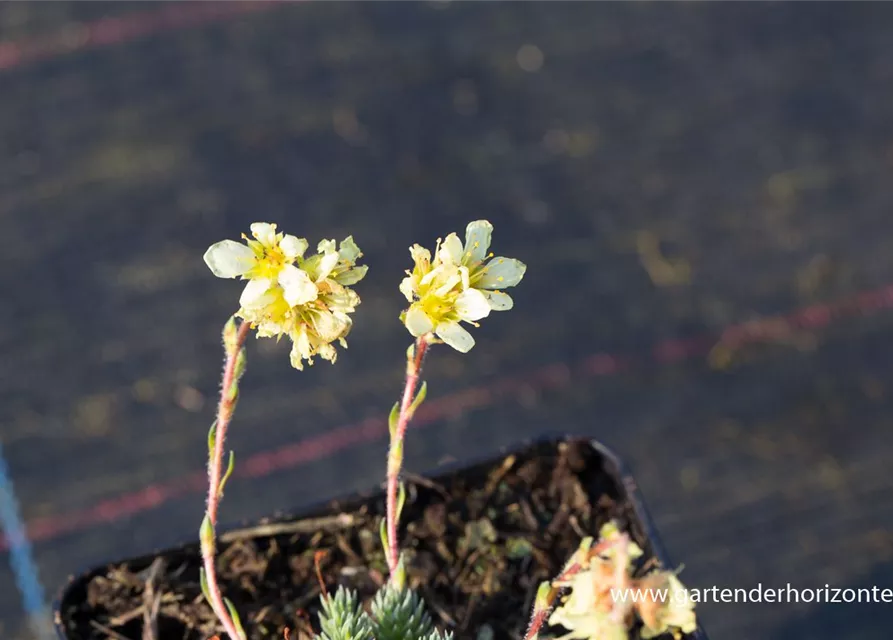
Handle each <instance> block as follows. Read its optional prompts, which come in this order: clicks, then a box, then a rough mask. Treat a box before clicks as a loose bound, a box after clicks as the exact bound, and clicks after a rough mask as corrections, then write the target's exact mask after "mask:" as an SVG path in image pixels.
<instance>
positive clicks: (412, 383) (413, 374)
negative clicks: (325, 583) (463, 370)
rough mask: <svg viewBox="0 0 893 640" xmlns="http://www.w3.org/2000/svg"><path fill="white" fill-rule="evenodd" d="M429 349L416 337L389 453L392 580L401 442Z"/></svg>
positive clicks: (423, 340) (388, 505)
mask: <svg viewBox="0 0 893 640" xmlns="http://www.w3.org/2000/svg"><path fill="white" fill-rule="evenodd" d="M427 350H428V341H427V340H425V336H421V337H420V338H418V339H417V340H416V343H415V350H414V353H413V357H412V358H411V359H409V360H407V362H406V384H405V386H404V387H403V398H402V400H401V401H400V415H399V417H398V418H397V428H396V429H395V433H394V437H393V438H392V439H391V449H390V453H389V455H388V500H387V520H388V522H387V531H388V568H389V569H390V573H391V576H390V578H391V580H393V579H394V576H395V574H396V572H397V562H398V561H399V552H398V544H397V489H398V485H399V480H400V467H401V466H402V462H403V455H402V452H400V453H399V455H398V452H399V448H400V445H401V444H402V443H403V438H404V436H405V435H406V428H407V427H408V426H409V421H410V419H411V418H412V415H411V414H410V408H411V407H412V401H413V399H414V398H415V390H416V386H418V383H419V374H420V373H421V371H422V361H423V360H424V358H425V352H426V351H427Z"/></svg>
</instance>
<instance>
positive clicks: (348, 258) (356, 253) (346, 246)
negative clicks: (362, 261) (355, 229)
mask: <svg viewBox="0 0 893 640" xmlns="http://www.w3.org/2000/svg"><path fill="white" fill-rule="evenodd" d="M338 255H340V256H341V259H342V260H344V261H345V262H346V263H347V264H353V263H355V262H356V261H357V258H359V257H360V255H361V252H360V248H359V247H358V246H357V243H356V242H354V241H353V236H347V237H346V238H345V239H344V240H342V241H341V246H340V247H339V248H338Z"/></svg>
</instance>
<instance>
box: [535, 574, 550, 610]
mask: <svg viewBox="0 0 893 640" xmlns="http://www.w3.org/2000/svg"><path fill="white" fill-rule="evenodd" d="M550 593H552V584H551V583H550V582H548V581H546V582H541V583H540V586H539V588H537V590H536V600H534V603H535V604H534V606H535V607H536V609H537V610H540V611H541V610H543V609H548V608H549V605H550V604H551V603H550V602H549V594H550Z"/></svg>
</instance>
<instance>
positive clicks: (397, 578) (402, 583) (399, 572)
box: [391, 553, 406, 591]
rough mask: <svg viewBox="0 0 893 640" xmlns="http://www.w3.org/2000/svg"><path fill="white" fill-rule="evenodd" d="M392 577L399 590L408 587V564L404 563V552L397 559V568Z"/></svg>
mask: <svg viewBox="0 0 893 640" xmlns="http://www.w3.org/2000/svg"><path fill="white" fill-rule="evenodd" d="M391 578H392V584H393V585H394V587H396V588H397V590H398V591H403V589H404V588H405V587H406V565H404V563H403V554H402V553H401V554H400V557H399V559H398V560H397V568H396V569H395V570H394V575H393V576H392V577H391Z"/></svg>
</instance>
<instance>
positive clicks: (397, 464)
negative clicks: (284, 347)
mask: <svg viewBox="0 0 893 640" xmlns="http://www.w3.org/2000/svg"><path fill="white" fill-rule="evenodd" d="M492 231H493V226H492V225H491V224H490V223H489V222H488V221H486V220H477V221H474V222H471V223H470V224H469V225H468V226H467V228H466V232H465V242H464V243H463V242H462V241H461V240H460V239H459V237H458V236H457V235H456V234H455V233H451V234H449V235H448V236H447V237H446V238H445V239H443V240H442V241H441V240H438V241H437V246H436V248H435V251H434V255H433V257H432V255H431V252H430V251H429V250H428V249H425V248H424V247H422V246H420V245H418V244H416V245H413V246H412V247H410V250H409V251H410V256H411V257H412V260H413V263H414V264H413V268H412V269H411V270H408V271H407V272H406V277H405V278H404V279H403V281H402V282H401V283H400V287H399V288H400V291H401V293H403V295H404V296H405V297H406V300H407V302H408V303H409V306H408V307H407V308H406V309H405V310H404V311H403V312H402V313H401V314H400V320H401V322H402V323H403V324H404V325H405V326H406V328H407V330H408V331H409V332H410V334H412V336H413V337H414V338H415V341H414V343H413V344H412V345H411V346H410V347H409V349H408V350H407V354H406V355H407V358H406V380H405V385H404V389H403V394H402V396H401V399H400V401H399V402H397V403H396V404H395V405H394V407H393V410H392V411H391V414H390V418H389V427H390V447H389V452H388V460H387V494H386V496H387V502H386V518H385V519H384V520H383V521H382V523H381V541H382V545H383V547H384V552H385V557H386V558H387V563H388V568H389V572H390V576H389V580H388V582H387V583H386V584H385V585H384V586H383V587H382V588H381V589H380V591H379V592H378V594H377V595H376V596H375V598H374V599H373V600H372V602H371V605H370V607H369V609H370V610H369V611H367V610H366V609H364V608H363V606H362V603H361V602H360V601H359V599H358V597H357V595H356V593H354V592H352V591H350V590H348V589H344V588H342V587H339V589H338V590H337V591H336V593H335V594H334V596H329V595H328V594H327V593H326V592H325V589H323V594H322V596H321V600H322V602H321V605H322V606H321V609H320V612H319V627H320V633H319V635H318V636H317V637H318V638H320V639H323V640H366V639H368V640H373V639H374V640H442V639H444V638H451V634H450V633H442V632H441V631H440V630H438V629H436V628H435V627H434V624H433V622H432V620H431V618H430V616H429V615H428V613H427V612H426V610H425V604H424V602H423V601H422V600H421V599H420V598H419V597H418V595H417V594H416V593H415V592H413V591H412V590H411V589H409V588H408V587H407V586H406V575H405V571H404V568H403V562H402V558H401V556H400V551H399V548H400V547H399V541H398V538H397V532H398V527H397V525H398V522H399V519H400V514H401V511H402V508H403V504H404V501H405V498H406V494H405V491H404V489H403V485H402V483H401V482H400V471H401V468H402V465H403V441H404V438H405V435H406V429H407V427H408V425H409V423H410V421H411V420H412V417H413V414H414V413H415V411H416V410H417V409H418V407H419V405H420V404H421V403H422V402H423V401H424V399H425V395H426V386H425V384H424V383H421V384H420V374H421V369H422V363H423V361H424V358H425V355H426V354H427V352H428V350H429V348H430V347H431V345H434V344H438V343H444V344H447V345H449V346H450V347H452V348H454V349H456V350H457V351H459V352H461V353H467V352H468V351H470V350H471V348H472V347H473V346H474V344H475V342H474V338H473V337H472V336H471V334H470V333H469V332H468V331H467V330H466V329H465V328H464V327H463V326H462V324H461V323H463V322H464V323H467V324H470V325H473V326H477V321H479V320H481V319H483V318H485V317H487V316H488V315H489V314H490V312H491V311H507V310H509V309H511V308H512V306H513V301H512V298H511V297H510V296H509V294H507V293H506V292H505V291H504V289H507V288H510V287H514V286H515V285H517V284H518V283H519V282H520V281H521V279H522V278H523V277H524V273H525V271H526V268H527V267H526V265H525V264H524V263H522V262H521V261H519V260H515V259H513V258H504V257H498V256H497V257H494V255H493V254H492V253H489V249H490V244H491V236H492ZM251 235H252V238H249V237H247V236H245V235H243V236H242V238H243V240H245V243H244V244H243V243H240V242H236V241H233V240H223V241H222V242H218V243H216V244H214V245H212V246H211V247H210V248H209V249H208V250H207V252H206V253H205V255H204V259H205V263H206V264H207V265H208V267H209V268H210V269H211V271H212V272H213V273H214V275H216V276H218V277H221V278H241V279H243V280H247V284H246V285H245V288H244V289H243V291H242V294H241V297H240V298H239V309H238V311H236V313H235V314H234V315H233V316H232V317H231V318H230V319H229V321H227V323H226V325H225V327H224V330H223V344H224V350H225V353H226V360H225V364H224V371H223V382H222V384H221V391H220V400H219V404H218V409H217V418H216V420H215V421H214V424H213V425H212V427H211V430H210V432H209V434H208V497H207V511H206V512H205V516H204V519H203V520H202V524H201V528H200V541H201V551H202V560H203V565H204V569H203V572H202V580H201V582H202V591H203V592H204V594H205V597H206V598H207V600H208V602H209V603H210V605H211V607H212V609H213V610H214V613H215V614H216V616H217V617H218V619H219V620H220V623H221V624H222V626H223V629H224V631H225V633H226V634H227V635H228V636H229V638H230V640H247V636H246V634H245V631H244V629H243V627H242V624H241V622H240V619H239V615H238V612H237V611H236V609H235V607H234V606H233V605H232V603H231V602H230V601H229V600H228V599H227V598H225V597H224V595H223V593H222V590H221V586H220V584H219V582H218V579H217V574H216V571H215V553H216V533H215V527H216V526H217V513H218V507H219V504H220V501H221V498H222V496H223V489H224V486H225V484H226V481H227V479H228V478H229V476H230V474H231V473H232V470H233V466H234V456H233V454H232V452H230V454H229V457H228V462H227V465H226V469H225V470H224V464H223V462H224V442H225V438H226V431H227V428H228V426H229V424H230V422H231V420H232V416H233V412H234V410H235V407H236V403H237V400H238V396H239V380H240V378H241V377H242V375H243V374H244V373H245V366H246V356H245V350H244V345H245V342H246V339H247V337H248V335H249V333H250V332H251V331H252V330H254V331H255V332H256V334H257V337H258V338H262V337H265V338H272V337H275V338H277V339H281V338H282V337H283V336H287V337H288V338H289V339H290V340H291V343H292V346H291V352H290V360H291V364H292V366H293V367H294V368H295V369H298V370H303V369H304V363H305V361H306V363H307V364H308V365H312V364H313V361H314V358H315V357H319V358H322V359H323V360H328V361H329V362H332V363H334V362H335V361H336V359H337V356H338V352H337V350H336V349H335V346H334V343H335V342H338V343H339V344H340V346H342V347H343V348H346V347H347V342H346V338H347V335H348V334H349V333H350V329H351V326H352V319H351V314H353V313H354V311H356V308H357V306H358V305H359V304H360V297H359V296H358V295H357V293H356V292H355V291H354V290H353V289H352V288H351V287H352V285H355V284H357V283H358V282H360V281H361V280H362V279H363V278H364V277H365V276H366V272H367V269H368V268H367V267H366V266H362V265H358V264H357V261H358V260H359V259H360V258H361V257H362V255H363V254H362V253H361V251H360V249H359V247H358V246H357V245H356V243H355V242H354V240H353V238H352V237H350V236H348V237H347V238H345V239H344V240H342V241H341V242H340V243H336V242H335V241H334V240H323V241H322V242H320V243H319V244H318V245H317V248H316V252H315V253H313V254H312V255H309V256H308V255H306V254H307V250H308V248H309V243H308V242H307V240H306V239H304V238H298V237H296V236H293V235H287V234H283V233H281V232H278V231H277V226H276V225H275V224H270V223H265V222H258V223H254V224H252V225H251ZM641 553H642V551H641V549H639V547H638V546H637V545H636V544H635V543H634V542H632V541H631V540H630V538H629V536H628V535H627V534H626V533H623V532H621V531H619V530H618V528H617V527H616V525H614V524H613V523H609V524H608V525H605V526H604V527H603V528H602V530H601V532H600V539H599V540H598V541H597V542H595V541H593V540H592V539H591V538H586V539H584V540H583V541H581V545H580V548H579V550H578V551H577V552H576V553H575V554H574V555H573V557H571V558H570V559H569V560H568V562H567V564H566V566H565V568H564V570H563V571H562V572H561V573H560V574H559V575H558V576H557V577H556V578H555V579H554V580H552V581H549V582H545V583H543V584H541V585H540V588H539V591H538V593H537V597H536V601H535V604H534V607H533V612H532V614H531V621H530V625H529V627H528V630H527V633H526V636H525V637H526V640H533V639H534V638H537V637H538V636H539V635H540V633H541V632H542V629H543V627H544V626H546V625H548V626H550V627H562V628H564V629H565V630H566V633H565V634H563V635H561V634H559V635H560V637H562V638H565V639H567V640H572V639H573V640H578V639H579V640H626V638H627V637H628V631H629V629H630V628H631V625H632V624H633V623H634V622H635V620H636V618H638V619H639V620H641V621H642V623H643V628H642V630H641V632H640V635H641V637H642V638H651V637H655V636H658V635H661V634H664V633H672V634H674V635H676V636H678V635H680V634H682V633H691V632H692V631H694V629H695V627H696V623H695V616H694V612H693V605H692V602H691V600H690V599H689V598H688V597H687V592H686V591H685V589H684V587H682V585H681V583H680V582H679V580H678V578H677V577H676V575H675V573H673V572H669V571H658V570H655V571H652V572H651V573H649V574H647V575H645V576H644V577H642V578H638V579H634V578H633V564H632V562H633V560H634V559H635V558H636V557H638V556H639V555H641Z"/></svg>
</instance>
